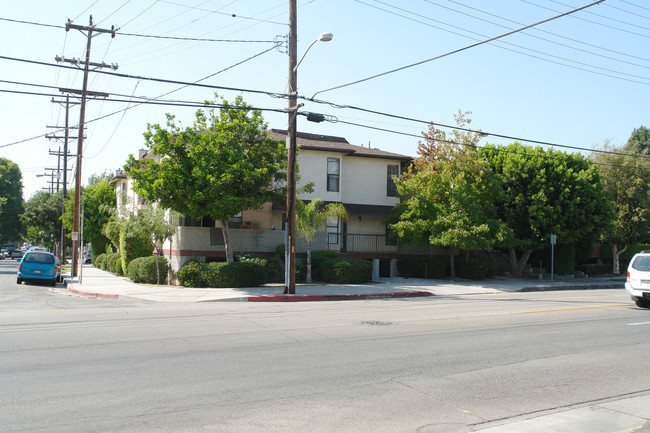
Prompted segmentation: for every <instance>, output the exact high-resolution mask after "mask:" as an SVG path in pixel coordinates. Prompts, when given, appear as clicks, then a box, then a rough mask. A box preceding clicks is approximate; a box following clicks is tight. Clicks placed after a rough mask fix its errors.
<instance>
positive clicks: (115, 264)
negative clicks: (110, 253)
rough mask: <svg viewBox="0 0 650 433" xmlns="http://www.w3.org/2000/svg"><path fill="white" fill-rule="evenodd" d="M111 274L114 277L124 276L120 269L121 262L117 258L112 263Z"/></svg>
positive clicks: (122, 270) (122, 269)
mask: <svg viewBox="0 0 650 433" xmlns="http://www.w3.org/2000/svg"><path fill="white" fill-rule="evenodd" d="M112 272H113V273H114V274H116V275H124V268H123V267H122V260H120V259H119V256H118V258H117V260H115V261H113V269H112Z"/></svg>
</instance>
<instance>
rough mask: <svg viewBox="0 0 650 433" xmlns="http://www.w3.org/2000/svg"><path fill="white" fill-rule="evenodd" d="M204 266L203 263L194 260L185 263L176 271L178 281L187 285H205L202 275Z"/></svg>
mask: <svg viewBox="0 0 650 433" xmlns="http://www.w3.org/2000/svg"><path fill="white" fill-rule="evenodd" d="M202 267H203V265H201V264H200V263H197V262H194V261H189V262H187V263H185V264H184V265H183V267H182V268H180V269H179V270H178V272H177V273H176V278H177V279H178V283H179V284H180V285H182V286H185V287H205V283H204V282H203V278H202V277H201V271H202V269H201V268H202Z"/></svg>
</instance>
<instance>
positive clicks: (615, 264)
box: [611, 243, 627, 275]
mask: <svg viewBox="0 0 650 433" xmlns="http://www.w3.org/2000/svg"><path fill="white" fill-rule="evenodd" d="M611 246H612V273H613V274H614V275H619V274H620V273H621V261H620V257H621V254H623V253H624V252H625V250H627V245H625V248H623V249H622V250H619V249H618V244H616V243H612V245H611Z"/></svg>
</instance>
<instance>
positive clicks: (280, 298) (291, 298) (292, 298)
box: [248, 291, 433, 302]
mask: <svg viewBox="0 0 650 433" xmlns="http://www.w3.org/2000/svg"><path fill="white" fill-rule="evenodd" d="M423 296H433V294H432V293H431V292H424V291H420V292H398V293H371V294H361V295H275V296H249V297H248V302H301V301H350V300H355V299H385V298H416V297H423Z"/></svg>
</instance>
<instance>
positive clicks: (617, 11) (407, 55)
mask: <svg viewBox="0 0 650 433" xmlns="http://www.w3.org/2000/svg"><path fill="white" fill-rule="evenodd" d="M5 3H6V4H4V5H3V8H2V11H1V12H0V18H5V19H12V20H23V21H30V22H37V23H42V24H48V25H55V26H64V25H65V23H66V21H67V20H68V18H70V19H72V20H73V22H74V23H75V24H79V25H87V24H88V21H89V15H91V14H92V16H93V19H94V22H95V23H96V24H97V25H98V27H100V28H110V27H111V26H112V25H115V26H116V27H118V28H120V30H119V31H118V34H117V36H116V37H115V38H114V39H111V37H110V36H109V35H105V34H104V35H98V36H96V37H94V38H93V42H92V55H91V60H92V61H94V62H102V61H103V62H106V63H117V64H118V65H119V69H118V70H117V72H118V73H122V74H129V75H138V76H143V77H155V78H165V79H171V80H179V81H187V82H194V81H196V80H199V79H202V78H204V77H206V76H208V75H211V74H215V73H217V72H219V71H221V70H223V69H226V68H229V67H231V66H233V65H235V64H237V63H239V62H242V61H244V60H246V59H249V58H250V57H252V56H255V55H257V54H259V53H261V52H262V51H264V50H267V49H269V48H272V47H273V44H272V43H270V42H198V41H178V40H169V39H153V38H141V37H136V36H128V35H124V33H132V34H139V35H159V36H174V37H186V38H208V39H228V40H244V41H273V40H274V39H276V38H278V37H282V36H284V35H286V34H287V33H288V25H287V22H288V2H287V1H261V0H257V1H255V0H248V1H232V0H207V1H206V0H170V1H163V0H130V1H128V0H118V1H113V0H111V1H109V0H97V1H95V0H83V1H82V0H75V1H71V0H61V1H56V2H53V1H45V0H41V1H23V2H5ZM589 3H590V1H589V0H584V1H583V0H559V1H555V0H530V1H528V0H492V1H484V0H455V1H452V0H431V1H429V0H408V1H396V0H382V1H378V0H362V1H361V0H359V1H354V0H345V1H343V0H312V1H309V0H299V1H298V37H299V47H298V52H299V56H301V55H302V54H303V53H304V51H305V50H306V49H307V47H308V46H309V44H310V43H311V42H312V41H313V40H314V39H316V38H317V37H318V35H319V34H320V33H322V32H325V31H329V32H332V33H333V34H334V39H333V40H332V41H331V42H327V43H324V42H319V43H317V44H315V45H314V46H313V47H312V49H311V50H310V52H309V54H308V55H307V56H306V58H305V60H304V61H303V63H302V65H301V66H300V69H299V72H298V83H299V93H300V94H301V95H305V96H309V97H311V96H312V95H314V94H315V93H316V92H319V91H321V90H325V89H329V88H332V87H335V86H339V85H343V84H346V83H350V82H353V81H356V80H359V79H362V78H365V77H369V76H373V75H375V74H379V73H382V72H385V71H389V70H392V69H395V68H399V67H401V66H405V65H409V64H412V63H416V62H419V61H422V60H425V59H429V58H433V57H436V56H439V55H442V54H445V53H447V52H450V51H453V50H457V49H460V48H463V47H466V46H468V45H472V44H474V43H476V42H478V41H481V40H486V39H489V38H491V37H495V36H498V35H500V34H503V33H507V32H509V31H510V30H513V29H517V28H520V27H523V26H525V25H528V24H533V23H535V22H538V21H541V20H543V19H546V18H550V17H553V16H555V15H558V14H560V13H563V12H567V11H569V10H572V9H575V8H578V7H581V6H584V5H587V4H589ZM233 15H235V16H233ZM0 41H1V44H0V46H1V47H2V48H1V49H0V55H2V56H5V57H14V58H20V59H27V60H32V61H38V62H47V63H55V61H54V57H55V56H56V55H59V56H61V55H62V56H65V57H66V58H72V57H77V58H83V56H84V50H85V44H86V38H85V36H84V35H83V34H82V33H80V32H79V31H76V30H71V31H69V32H66V31H65V30H64V29H63V28H53V27H43V26H35V25H30V24H24V23H15V22H10V21H6V20H2V21H0ZM649 43H650V4H649V3H648V2H646V1H645V0H606V1H605V2H604V3H602V4H600V5H596V6H593V7H591V8H589V9H587V10H584V11H581V12H578V13H576V14H574V15H571V16H566V17H563V18H560V19H557V20H555V21H552V22H549V23H546V24H542V25H540V26H539V27H536V28H534V29H529V30H526V31H525V32H522V33H518V34H514V35H511V36H508V37H506V38H503V39H500V40H499V41H497V42H494V43H490V44H484V45H480V46H478V47H475V48H471V49H468V50H465V51H462V52H460V53H457V54H453V55H450V56H447V57H444V58H442V59H440V60H435V61H431V62H428V63H424V64H422V65H419V66H416V67H413V68H409V69H406V70H402V71H400V72H396V73H393V74H389V75H386V76H382V77H380V78H376V79H373V80H370V81H366V82H363V83H360V84H356V85H353V86H349V87H345V88H342V89H338V90H332V91H328V92H323V93H319V94H318V95H317V98H318V99H322V100H326V101H329V102H332V103H334V104H339V105H352V106H357V107H363V108H367V109H370V110H374V111H380V112H386V113H391V114H396V115H400V116H405V117H409V118H416V119H420V120H424V121H433V122H436V123H443V124H454V121H453V114H454V113H456V112H457V111H458V110H459V109H461V110H463V111H472V113H473V114H472V115H471V118H472V120H473V122H472V124H471V126H472V127H473V128H476V129H481V130H483V131H487V132H491V133H497V134H503V135H508V136H514V137H521V138H526V139H532V140H539V141H545V142H552V143H558V144H563V145H567V146H575V147H579V148H582V149H585V151H589V150H590V149H592V148H593V147H595V146H601V145H602V143H603V141H604V140H606V139H610V140H611V141H612V144H615V145H622V144H624V143H625V141H626V140H627V138H628V137H629V135H630V134H631V132H632V130H633V129H634V128H636V127H639V126H641V125H646V126H650V121H649V120H650V119H649V118H650V106H649V105H648V101H649V100H650V50H648V46H649ZM287 71H288V56H287V54H286V53H284V52H280V51H279V50H271V51H269V52H267V53H265V54H262V55H260V56H258V57H256V58H254V59H252V60H249V61H246V62H244V63H242V64H240V65H238V66H234V67H232V68H231V69H229V70H227V71H225V72H221V73H218V74H216V75H214V76H212V77H211V78H209V79H207V80H205V81H203V83H205V84H210V85H216V86H226V87H234V88H241V89H255V90H262V91H268V92H271V93H283V92H285V88H286V85H287V78H288V73H287ZM0 80H5V81H15V82H23V83H30V84H38V85H45V86H57V87H67V88H81V85H82V73H81V72H79V71H70V70H63V69H59V68H55V67H51V66H39V65H35V64H30V63H21V62H17V61H11V60H4V59H0ZM89 88H90V90H93V91H99V92H106V93H109V94H111V96H112V97H115V98H118V97H120V96H118V95H124V96H121V97H120V98H121V99H125V98H126V99H128V97H130V96H131V95H135V96H144V97H150V98H153V97H157V96H159V95H162V94H164V93H167V92H169V91H172V90H174V89H177V88H179V86H178V85H170V84H162V83H157V82H152V81H148V80H136V79H129V78H118V77H111V76H107V75H96V74H92V75H91V79H90V85H89ZM0 89H1V90H12V91H28V92H39V93H46V94H48V95H55V94H58V92H57V91H56V90H55V89H47V88H39V87H27V86H21V85H16V84H9V83H6V82H0ZM212 92H213V91H212V90H210V89H200V88H190V87H187V88H183V89H181V90H178V91H176V92H174V93H172V94H170V95H168V96H165V97H164V99H175V100H183V101H197V102H200V101H203V100H205V99H210V98H212ZM220 94H222V95H223V96H225V97H226V98H227V99H230V100H232V99H234V98H235V96H237V95H238V94H241V95H242V96H243V97H244V99H245V100H246V101H247V102H248V103H250V104H253V105H255V106H258V107H263V108H272V109H283V108H285V107H286V100H284V99H277V98H274V97H272V96H269V95H266V94H262V95H259V94H251V93H240V92H233V91H220ZM0 97H1V98H2V104H0V110H1V111H0V121H1V122H2V134H1V135H0V146H3V147H0V156H2V157H6V158H9V159H11V160H13V161H14V162H16V163H18V164H19V166H20V168H21V170H22V173H23V178H24V195H25V199H28V198H29V197H30V196H31V195H32V194H33V193H34V192H35V191H37V190H39V189H41V188H43V187H46V186H47V184H46V178H43V177H41V178H38V177H36V175H37V174H40V173H44V168H45V167H56V157H54V156H50V155H49V154H48V151H49V150H53V151H56V150H58V148H59V144H58V143H56V142H53V141H49V140H47V139H45V138H38V139H34V140H30V141H25V142H23V143H20V144H15V145H9V146H7V144H11V143H14V142H17V141H20V140H24V139H27V138H31V137H35V136H39V135H43V134H45V133H47V132H48V131H49V130H48V129H47V128H46V126H55V125H63V122H64V111H63V110H62V109H61V107H60V106H59V105H57V104H53V103H52V102H51V96H31V95H21V94H12V93H0ZM134 102H136V101H134ZM126 105H127V104H125V103H122V102H101V101H92V102H90V103H89V104H88V109H87V114H86V119H87V120H92V119H96V118H98V117H100V116H103V115H106V114H110V113H112V112H115V111H118V110H121V109H123V108H125V107H126ZM302 109H303V110H304V111H314V112H320V113H323V114H327V115H331V116H335V117H336V118H337V119H339V120H340V121H341V122H339V123H329V122H324V123H320V124H316V123H309V122H307V120H306V119H305V118H304V117H300V118H299V121H298V129H299V131H303V132H310V133H318V134H327V135H334V136H342V137H345V138H347V139H348V141H350V142H351V143H353V144H358V145H366V146H367V145H370V146H372V147H376V148H380V149H383V150H386V151H391V152H397V153H401V154H405V155H410V156H415V155H416V148H417V142H418V138H416V137H411V136H407V135H399V134H394V133H388V132H380V131H376V130H372V129H367V128H362V127H359V126H351V125H348V124H344V123H342V122H352V123H358V124H362V125H366V126H371V127H376V128H384V129H389V130H395V131H399V132H403V133H407V134H415V135H419V134H420V132H421V131H423V130H426V128H427V127H426V125H425V124H420V123H414V122H409V121H405V120H398V119H391V118H388V117H382V116H378V115H374V114H369V113H364V112H360V111H354V110H350V109H341V108H335V107H333V106H330V105H321V104H316V103H313V102H308V101H307V102H305V106H304V107H303V108H302ZM195 110H196V109H195V108H185V107H172V106H169V107H156V106H147V105H142V106H138V107H135V108H133V109H131V110H128V111H126V112H124V113H120V114H116V115H113V116H110V117H107V118H105V119H102V120H99V121H95V122H91V123H89V124H88V125H87V126H88V129H87V137H88V138H87V140H86V142H85V149H84V157H85V158H84V162H83V179H84V184H85V183H86V179H87V177H88V176H89V175H91V174H93V173H101V172H103V171H105V170H110V171H114V170H115V169H118V168H121V167H122V166H123V164H124V162H125V161H126V158H127V157H128V155H129V154H131V153H137V151H138V149H140V148H144V147H145V145H144V139H143V137H142V133H143V132H144V131H145V130H146V125H147V123H164V121H165V117H164V113H166V112H170V113H173V114H175V115H176V116H177V118H178V119H179V120H181V122H182V123H183V124H184V125H190V124H191V122H192V120H193V115H194V111H195ZM264 117H265V119H266V120H267V122H268V124H269V128H286V124H287V116H286V114H281V113H273V112H265V113H264ZM78 119H79V112H78V110H77V109H73V110H72V111H71V121H72V123H75V124H76V123H77V122H78ZM509 141H511V140H503V139H497V138H493V137H487V138H484V139H483V141H482V143H481V144H485V143H488V142H489V143H507V142H509ZM73 148H74V149H76V144H74V145H73ZM71 162H74V161H71Z"/></svg>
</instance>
